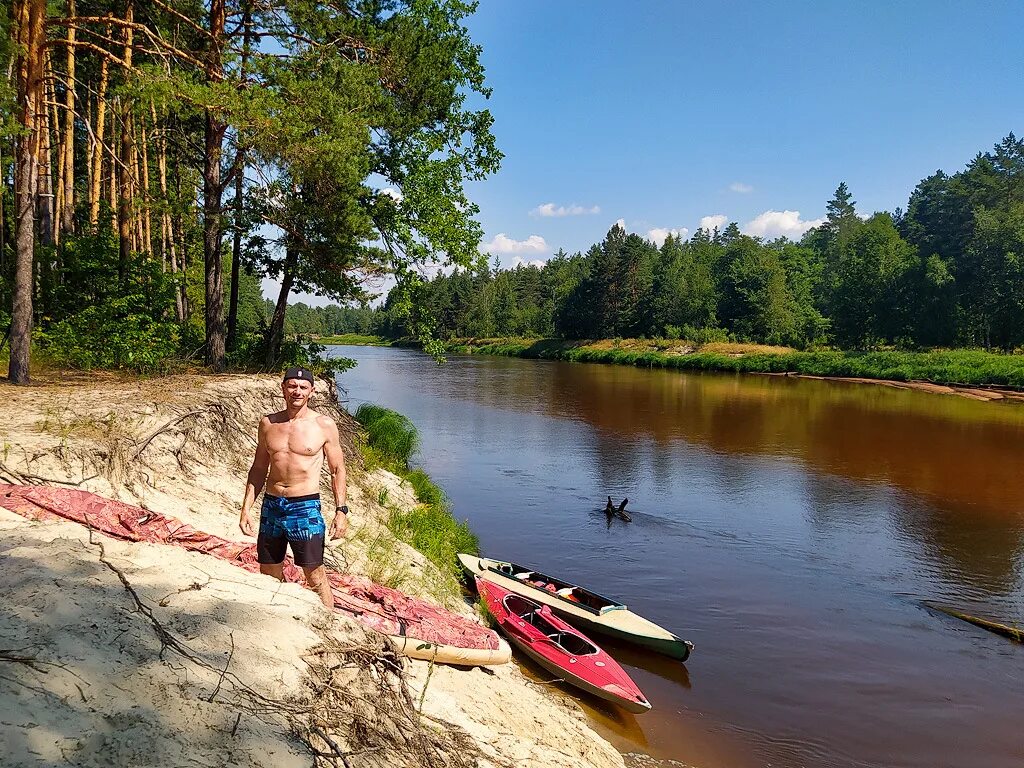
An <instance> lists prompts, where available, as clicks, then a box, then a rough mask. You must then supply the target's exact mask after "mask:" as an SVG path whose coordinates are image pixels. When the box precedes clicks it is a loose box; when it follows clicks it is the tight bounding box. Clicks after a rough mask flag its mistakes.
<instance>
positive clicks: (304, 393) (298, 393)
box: [281, 379, 313, 408]
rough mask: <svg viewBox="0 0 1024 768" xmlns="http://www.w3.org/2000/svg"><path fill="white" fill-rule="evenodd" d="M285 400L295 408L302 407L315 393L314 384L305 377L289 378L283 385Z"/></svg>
mask: <svg viewBox="0 0 1024 768" xmlns="http://www.w3.org/2000/svg"><path fill="white" fill-rule="evenodd" d="M281 391H282V392H284V401H285V402H286V403H287V404H288V405H290V406H293V407H295V408H301V407H302V406H304V405H305V404H306V402H307V401H308V400H309V398H310V397H311V396H312V394H313V385H312V384H310V383H309V382H308V381H306V380H305V379H288V380H287V381H286V382H284V384H282V385H281Z"/></svg>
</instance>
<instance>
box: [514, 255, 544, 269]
mask: <svg viewBox="0 0 1024 768" xmlns="http://www.w3.org/2000/svg"><path fill="white" fill-rule="evenodd" d="M545 264H547V262H546V261H544V260H543V259H524V258H523V257H522V256H516V257H515V258H514V259H512V261H511V262H510V263H509V264H508V265H507V266H506V267H505V269H515V268H516V267H543V266H544V265H545Z"/></svg>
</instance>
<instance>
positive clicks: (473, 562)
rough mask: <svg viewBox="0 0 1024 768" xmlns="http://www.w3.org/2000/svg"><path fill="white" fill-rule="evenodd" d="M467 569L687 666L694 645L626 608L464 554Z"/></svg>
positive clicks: (563, 584)
mask: <svg viewBox="0 0 1024 768" xmlns="http://www.w3.org/2000/svg"><path fill="white" fill-rule="evenodd" d="M459 561H460V562H461V563H462V567H463V568H465V569H466V570H467V571H468V572H469V573H470V574H472V575H473V576H476V577H478V578H481V579H484V580H485V581H489V582H491V583H493V584H497V585H499V586H501V587H504V588H505V589H507V590H508V591H509V592H515V593H516V594H520V595H524V596H526V597H528V598H530V599H531V600H535V601H537V602H539V603H543V604H544V605H548V606H551V610H552V611H554V612H555V613H557V614H558V615H559V616H561V617H562V618H563V619H565V620H566V621H568V622H569V623H570V624H575V625H576V626H578V627H581V628H583V629H585V630H589V631H593V632H596V633H599V634H604V635H608V636H610V637H614V638H616V639H618V640H622V641H625V642H627V643H633V644H635V645H639V646H642V647H644V648H649V649H650V650H652V651H656V652H658V653H661V654H664V655H665V656H670V657H671V658H673V659H679V660H680V661H686V659H687V658H688V657H689V655H690V651H691V650H692V649H693V643H691V642H690V641H689V640H683V639H681V638H679V637H676V636H675V635H674V634H672V633H671V632H669V631H668V630H667V629H665V628H664V627H659V626H658V625H657V624H655V623H654V622H653V621H648V620H647V619H645V618H644V617H642V616H638V615H637V614H635V613H633V612H632V611H631V610H629V609H628V608H626V606H625V605H623V604H622V603H620V602H618V601H617V600H612V599H611V598H607V597H604V596H602V595H599V594H597V593H596V592H591V591H590V590H589V589H585V588H584V587H581V586H579V585H578V584H573V583H571V582H568V581H564V580H562V579H558V578H555V577H553V576H548V575H547V574H544V573H540V572H539V571H534V570H531V569H530V568H527V567H526V566H523V565H518V564H516V563H510V562H506V561H504V560H491V559H490V558H486V557H477V556H476V555H466V554H460V555H459Z"/></svg>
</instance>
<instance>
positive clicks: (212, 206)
mask: <svg viewBox="0 0 1024 768" xmlns="http://www.w3.org/2000/svg"><path fill="white" fill-rule="evenodd" d="M224 23H225V0H213V1H212V2H211V3H210V49H209V55H208V59H207V61H208V64H207V66H208V71H207V77H208V78H209V79H210V80H219V79H220V78H221V76H222V75H223V72H224V62H223V59H222V56H221V54H222V51H221V46H222V45H223V43H224ZM226 132H227V124H226V123H225V122H224V121H223V120H221V119H220V118H219V117H218V116H217V114H216V113H215V112H214V111H212V110H209V109H207V110H206V137H205V138H206V141H205V153H204V163H203V261H204V266H205V268H206V291H205V293H206V313H205V314H206V364H207V365H209V366H210V367H211V368H213V370H215V371H222V370H224V363H225V359H224V357H225V356H224V351H225V350H224V341H225V340H224V293H223V291H224V280H223V275H222V274H221V273H222V271H223V267H222V265H221V253H220V245H221V217H222V211H221V205H222V197H223V195H224V185H223V183H222V182H221V173H220V163H221V155H222V153H223V145H224V134H225V133H226Z"/></svg>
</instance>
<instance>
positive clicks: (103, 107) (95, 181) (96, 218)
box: [89, 27, 110, 231]
mask: <svg viewBox="0 0 1024 768" xmlns="http://www.w3.org/2000/svg"><path fill="white" fill-rule="evenodd" d="M106 34H107V37H110V27H107V33H106ZM109 81H110V63H109V62H108V61H107V57H106V56H101V57H100V84H99V87H98V90H97V92H96V128H95V129H94V130H93V133H94V134H95V135H96V138H95V139H94V142H93V143H94V148H93V153H92V179H91V184H90V186H89V226H90V227H92V229H93V230H94V231H95V230H96V228H97V227H98V226H99V223H100V193H101V189H102V187H103V151H104V147H103V141H104V138H105V134H106V125H107V84H108V83H109Z"/></svg>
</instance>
